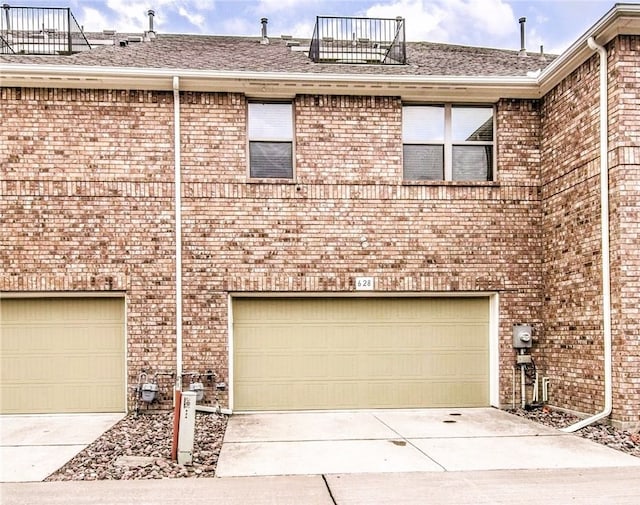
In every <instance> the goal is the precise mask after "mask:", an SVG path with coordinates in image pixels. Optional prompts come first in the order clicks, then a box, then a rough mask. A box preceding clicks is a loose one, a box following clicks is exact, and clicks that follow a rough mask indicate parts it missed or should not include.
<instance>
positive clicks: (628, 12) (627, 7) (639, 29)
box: [539, 4, 640, 96]
mask: <svg viewBox="0 0 640 505" xmlns="http://www.w3.org/2000/svg"><path fill="white" fill-rule="evenodd" d="M618 35H640V4H616V5H615V6H614V7H613V8H611V10H610V11H609V12H607V13H606V14H605V15H604V16H603V17H602V18H601V19H600V20H599V21H598V22H596V24H594V25H593V26H592V27H591V28H590V29H589V30H587V32H585V33H584V34H583V35H582V36H581V37H580V38H578V40H576V41H575V42H574V43H573V44H572V45H571V46H570V47H569V49H567V50H566V51H565V52H564V53H562V54H561V55H560V56H559V57H558V58H556V59H555V60H553V61H552V62H551V64H550V65H549V66H548V67H547V68H545V69H544V70H543V71H542V73H541V74H540V77H539V83H540V92H541V95H543V96H544V95H545V94H547V93H548V92H549V91H551V90H552V89H553V88H554V87H555V86H557V85H558V84H559V83H560V82H561V81H562V80H563V79H564V78H565V77H567V76H568V75H569V74H570V73H571V72H573V71H574V70H575V69H576V68H578V66H580V65H581V64H582V63H584V62H585V61H586V60H588V59H589V58H591V57H592V56H593V51H592V50H591V49H589V46H588V45H587V40H588V39H589V38H590V37H594V39H595V40H596V42H597V43H598V44H600V45H605V44H607V43H609V42H610V41H611V40H613V39H614V38H615V37H617V36H618Z"/></svg>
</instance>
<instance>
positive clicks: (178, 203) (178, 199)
mask: <svg viewBox="0 0 640 505" xmlns="http://www.w3.org/2000/svg"><path fill="white" fill-rule="evenodd" d="M173 152H174V168H175V173H174V188H175V197H174V205H175V221H176V225H175V230H176V389H177V390H178V391H181V390H182V184H181V167H180V159H181V157H182V156H181V152H180V78H179V77H178V76H174V78H173Z"/></svg>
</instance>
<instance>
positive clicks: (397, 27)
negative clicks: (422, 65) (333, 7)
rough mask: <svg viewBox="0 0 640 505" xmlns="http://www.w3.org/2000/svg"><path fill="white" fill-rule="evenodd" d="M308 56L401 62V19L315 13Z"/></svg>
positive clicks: (336, 60)
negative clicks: (314, 24)
mask: <svg viewBox="0 0 640 505" xmlns="http://www.w3.org/2000/svg"><path fill="white" fill-rule="evenodd" d="M309 58H311V60H313V61H315V62H316V63H318V62H321V63H364V64H378V65H404V64H405V63H406V61H407V56H406V44H405V33H404V19H403V18H396V19H376V18H354V17H328V16H318V17H316V26H315V29H314V31H313V37H312V39H311V44H310V46H309Z"/></svg>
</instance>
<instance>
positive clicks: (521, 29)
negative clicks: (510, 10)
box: [518, 18, 527, 56]
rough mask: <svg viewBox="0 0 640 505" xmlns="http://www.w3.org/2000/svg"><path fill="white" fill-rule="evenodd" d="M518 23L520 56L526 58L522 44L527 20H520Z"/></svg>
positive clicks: (525, 50)
mask: <svg viewBox="0 0 640 505" xmlns="http://www.w3.org/2000/svg"><path fill="white" fill-rule="evenodd" d="M518 22H519V23H520V56H526V55H527V49H526V47H525V44H524V24H525V23H526V22H527V18H520V19H519V20H518Z"/></svg>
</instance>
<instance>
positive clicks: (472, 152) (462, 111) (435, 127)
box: [402, 104, 494, 181]
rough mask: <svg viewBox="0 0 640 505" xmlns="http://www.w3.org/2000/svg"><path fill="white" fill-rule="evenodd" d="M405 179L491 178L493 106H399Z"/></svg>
mask: <svg viewBox="0 0 640 505" xmlns="http://www.w3.org/2000/svg"><path fill="white" fill-rule="evenodd" d="M402 144H403V146H402V147H403V159H404V168H403V171H404V179H405V180H411V181H430V180H433V181H438V180H446V181H490V180H493V164H494V161H493V144H494V138H493V107H472V106H468V107H462V106H455V105H450V104H447V105H408V106H404V107H403V108H402Z"/></svg>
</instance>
